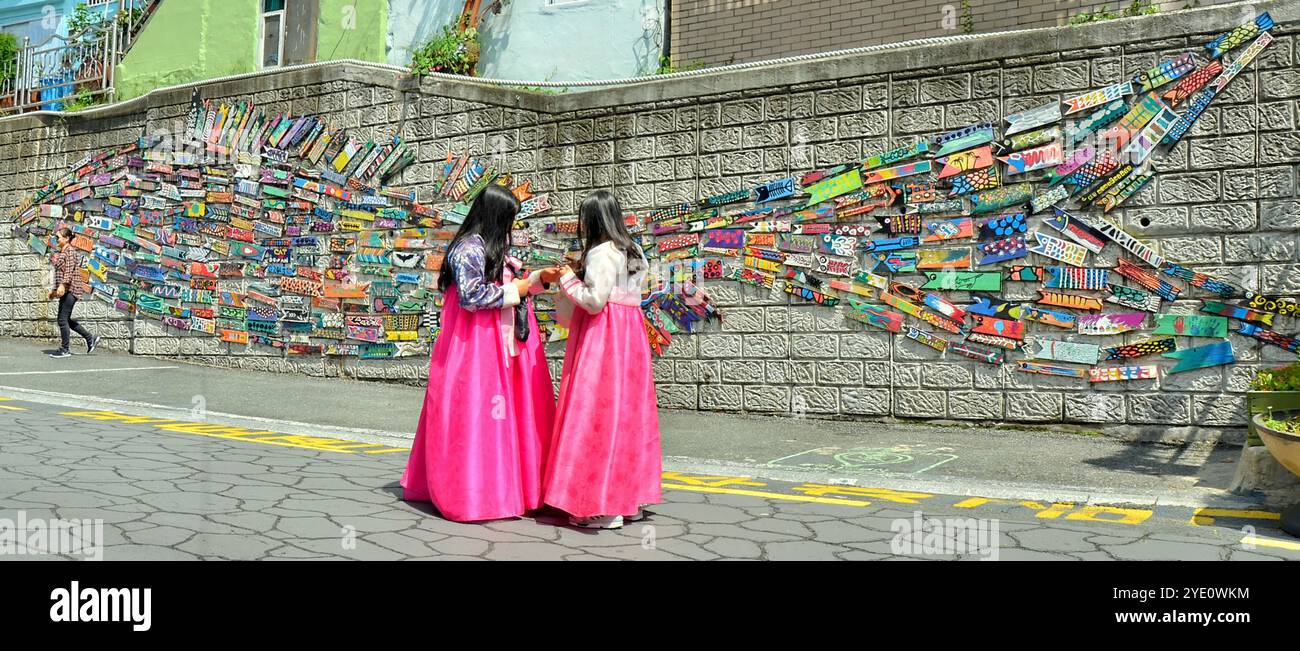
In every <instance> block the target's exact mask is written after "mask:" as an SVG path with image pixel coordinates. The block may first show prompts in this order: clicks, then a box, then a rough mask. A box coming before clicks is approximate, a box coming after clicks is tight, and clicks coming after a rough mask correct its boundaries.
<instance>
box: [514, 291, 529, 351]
mask: <svg viewBox="0 0 1300 651" xmlns="http://www.w3.org/2000/svg"><path fill="white" fill-rule="evenodd" d="M530 300H532V297H529V296H524V297H522V298H520V299H519V304H518V305H516V306H515V339H518V340H519V341H528V334H529V332H530V331H531V330H532V328H531V327H530V326H529V325H528V301H530Z"/></svg>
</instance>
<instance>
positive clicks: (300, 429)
mask: <svg viewBox="0 0 1300 651" xmlns="http://www.w3.org/2000/svg"><path fill="white" fill-rule="evenodd" d="M0 393H6V394H9V395H12V396H14V397H15V398H18V399H19V400H25V401H28V402H37V403H42V404H47V405H59V406H63V407H71V408H74V409H82V410H87V411H121V412H124V413H129V414H131V415H133V416H148V417H150V418H170V419H173V420H179V421H203V422H206V423H213V424H219V425H228V426H231V427H246V428H249V429H264V430H271V431H275V432H279V433H281V434H302V435H304V436H321V437H325V438H333V439H343V440H345V441H357V442H359V443H379V444H383V445H387V446H390V447H400V448H409V447H411V441H412V440H413V439H414V438H415V432H410V433H404V432H390V431H385V430H376V429H364V428H360V427H341V426H335V425H315V424H312V423H303V422H299V421H292V420H279V419H276V418H263V417H261V416H243V415H240V414H228V413H223V412H219V411H210V410H209V411H204V412H202V413H201V414H196V413H195V411H194V410H193V409H190V408H186V407H171V406H168V405H159V404H154V403H149V402H136V401H133V400H117V399H114V398H100V397H97V396H83V395H77V394H73V393H58V392H55V391H40V390H37V389H26V388H23V387H10V386H0Z"/></svg>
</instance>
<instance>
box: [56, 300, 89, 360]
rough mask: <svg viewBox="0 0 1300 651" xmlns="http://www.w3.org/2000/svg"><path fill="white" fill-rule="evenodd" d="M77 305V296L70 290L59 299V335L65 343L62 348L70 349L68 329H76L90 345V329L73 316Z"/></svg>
mask: <svg viewBox="0 0 1300 651" xmlns="http://www.w3.org/2000/svg"><path fill="white" fill-rule="evenodd" d="M76 305H77V297H76V295H74V294H73V293H72V292H68V293H66V294H64V295H63V297H62V298H60V299H59V337H60V338H61V339H62V343H63V345H62V346H61V347H60V350H67V349H68V330H69V329H71V330H74V331H76V333H77V334H79V335H81V336H82V338H84V339H85V340H86V345H90V331H89V330H86V329H85V328H83V327H81V324H80V323H77V320H76V319H74V318H72V308H74V307H76Z"/></svg>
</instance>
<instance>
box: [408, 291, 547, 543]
mask: <svg viewBox="0 0 1300 651" xmlns="http://www.w3.org/2000/svg"><path fill="white" fill-rule="evenodd" d="M528 322H529V326H530V327H531V335H530V336H529V338H528V341H527V342H526V343H520V345H519V348H520V350H519V355H518V356H515V357H511V356H510V355H509V354H508V352H507V351H506V348H505V344H504V342H503V341H502V337H501V318H500V311H499V310H478V311H468V310H465V309H462V308H461V307H460V300H459V294H458V293H457V292H456V287H455V286H454V285H453V286H452V287H449V288H448V289H447V292H446V299H445V306H444V307H443V311H442V334H440V335H439V336H438V340H437V342H435V343H434V346H433V352H432V355H431V356H430V362H429V385H428V388H427V389H426V390H425V394H424V409H423V410H422V411H421V412H420V424H419V427H418V428H417V429H416V432H415V443H414V445H413V446H412V447H411V456H410V459H409V460H408V461H407V464H406V472H405V473H403V474H402V481H401V485H402V488H403V491H404V493H403V499H406V500H408V501H417V502H426V501H427V502H433V505H434V506H435V507H437V509H438V511H439V512H440V513H442V515H443V517H445V518H447V519H448V520H455V521H458V522H475V521H480V520H496V519H501V518H511V517H516V516H520V515H523V514H524V512H525V511H530V510H533V509H537V508H538V507H540V506H541V504H542V477H543V475H542V472H543V464H544V463H545V462H546V459H547V455H548V452H549V443H550V438H551V431H552V429H553V424H554V419H555V400H554V394H553V393H552V384H551V374H550V371H549V370H548V369H547V367H546V356H545V354H544V352H543V350H542V336H541V333H540V332H539V331H538V328H537V319H536V317H535V316H534V314H533V310H532V306H531V305H530V306H529V310H528Z"/></svg>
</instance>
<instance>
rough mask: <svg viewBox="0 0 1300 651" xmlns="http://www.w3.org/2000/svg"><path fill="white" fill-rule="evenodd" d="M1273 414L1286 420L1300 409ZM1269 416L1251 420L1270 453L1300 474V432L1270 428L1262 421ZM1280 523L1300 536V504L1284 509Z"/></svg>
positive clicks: (1279, 418)
mask: <svg viewBox="0 0 1300 651" xmlns="http://www.w3.org/2000/svg"><path fill="white" fill-rule="evenodd" d="M1287 393H1291V392H1287ZM1273 415H1274V417H1275V418H1276V419H1278V420H1282V421H1285V420H1290V419H1292V418H1295V417H1296V416H1298V415H1300V410H1292V411H1280V410H1279V411H1274V412H1273ZM1267 417H1268V416H1267V415H1265V414H1258V415H1255V416H1251V418H1250V421H1251V424H1252V425H1254V426H1255V428H1256V431H1258V432H1259V434H1260V436H1261V438H1263V440H1264V445H1265V447H1267V448H1268V452H1269V454H1271V455H1273V458H1274V459H1276V460H1277V462H1278V463H1280V464H1282V466H1283V467H1284V468H1286V469H1287V470H1290V471H1291V472H1293V473H1295V474H1296V475H1297V476H1300V434H1297V433H1293V432H1281V431H1278V430H1274V429H1270V428H1269V427H1268V426H1267V425H1265V424H1264V423H1263V422H1262V421H1263V420H1264V419H1265V418H1267ZM1280 524H1281V526H1282V530H1283V531H1285V532H1287V533H1289V534H1291V535H1292V536H1296V537H1298V538H1300V504H1293V505H1292V506H1290V507H1288V508H1286V509H1283V511H1282V517H1281V518H1280Z"/></svg>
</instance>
